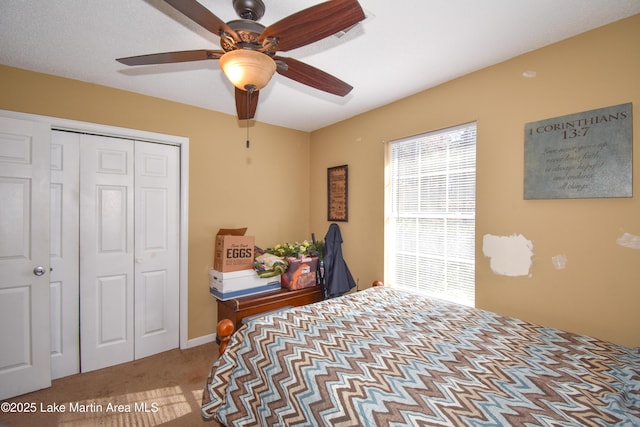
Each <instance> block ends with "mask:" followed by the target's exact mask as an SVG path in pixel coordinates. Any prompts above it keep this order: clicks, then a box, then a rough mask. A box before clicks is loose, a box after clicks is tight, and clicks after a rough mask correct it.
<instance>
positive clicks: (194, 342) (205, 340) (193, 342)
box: [186, 333, 216, 348]
mask: <svg viewBox="0 0 640 427" xmlns="http://www.w3.org/2000/svg"><path fill="white" fill-rule="evenodd" d="M215 340H216V334H215V333H213V334H209V335H203V336H201V337H198V338H193V339H190V340H187V347H186V348H193V347H197V346H199V345H202V344H209V343H210V342H214V341H215Z"/></svg>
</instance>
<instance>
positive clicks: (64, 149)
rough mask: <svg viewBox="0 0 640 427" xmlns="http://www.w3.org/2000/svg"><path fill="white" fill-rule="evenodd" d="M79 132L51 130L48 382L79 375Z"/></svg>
mask: <svg viewBox="0 0 640 427" xmlns="http://www.w3.org/2000/svg"><path fill="white" fill-rule="evenodd" d="M79 142H80V134H77V133H69V132H59V131H53V132H51V214H50V223H51V239H50V246H51V248H50V251H49V254H50V255H49V256H50V263H51V272H50V278H49V281H50V283H49V285H50V292H49V294H50V306H51V307H50V310H51V315H50V318H51V320H50V322H49V328H50V330H51V378H52V379H56V378H60V377H65V376H67V375H73V374H77V373H78V372H80V352H79V346H80V336H79V331H78V325H79V324H80V314H79V303H78V298H79V291H80V289H79V283H80V281H79V275H80V271H79V262H80V248H79V245H80V235H79V231H80V230H79V229H78V228H79V204H78V203H79V194H80V181H79V174H80V170H79V160H80V159H79V156H80V154H79V153H80V151H79V150H80V145H79Z"/></svg>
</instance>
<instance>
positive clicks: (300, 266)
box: [280, 257, 318, 291]
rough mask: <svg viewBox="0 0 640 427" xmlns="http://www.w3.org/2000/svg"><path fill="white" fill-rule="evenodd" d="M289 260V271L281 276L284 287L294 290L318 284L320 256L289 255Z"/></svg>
mask: <svg viewBox="0 0 640 427" xmlns="http://www.w3.org/2000/svg"><path fill="white" fill-rule="evenodd" d="M287 262H288V263H289V266H288V267H287V271H285V273H284V274H283V275H282V276H280V282H281V283H282V287H283V288H285V289H289V290H291V291H293V290H297V289H303V288H309V287H311V286H315V285H316V270H317V269H318V257H305V258H292V257H287Z"/></svg>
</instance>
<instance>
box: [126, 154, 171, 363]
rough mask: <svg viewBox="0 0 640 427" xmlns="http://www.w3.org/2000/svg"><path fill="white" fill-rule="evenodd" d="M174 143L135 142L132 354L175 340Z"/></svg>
mask: <svg viewBox="0 0 640 427" xmlns="http://www.w3.org/2000/svg"><path fill="white" fill-rule="evenodd" d="M178 154H179V150H178V147H175V146H170V145H162V144H151V143H145V142H139V141H137V142H136V143H135V308H134V312H135V315H134V318H135V344H134V346H135V358H136V359H139V358H141V357H145V356H149V355H152V354H156V353H160V352H162V351H166V350H170V349H173V348H176V347H178V345H179V324H180V321H179V305H178V301H179V297H180V295H179V274H178V272H179V250H178V244H179V229H178V224H179V206H180V202H179V197H178V183H179V162H178Z"/></svg>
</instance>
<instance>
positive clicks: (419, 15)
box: [0, 0, 640, 131]
mask: <svg viewBox="0 0 640 427" xmlns="http://www.w3.org/2000/svg"><path fill="white" fill-rule="evenodd" d="M199 1H200V2H201V3H202V4H203V5H204V6H205V7H207V8H208V9H210V10H211V11H212V12H213V13H214V14H216V15H217V16H218V17H220V18H221V19H222V20H224V21H230V20H233V19H237V16H236V14H235V12H234V10H233V8H232V0H199ZM264 2H265V5H266V9H267V10H266V13H265V15H264V17H263V18H262V19H261V20H260V22H261V23H262V24H263V25H265V26H268V25H269V24H271V23H274V22H276V21H278V20H279V19H281V18H284V17H285V16H288V15H290V14H292V13H295V12H297V11H299V10H302V9H305V8H307V7H309V6H312V5H314V4H317V3H320V2H321V1H319V0H295V1H293V0H289V1H286V0H264ZM360 4H361V6H362V8H363V9H364V11H365V14H366V15H367V18H366V19H365V20H364V21H363V22H362V23H360V24H359V25H358V26H356V27H355V28H354V29H353V30H351V31H350V32H348V33H347V34H346V35H343V36H342V37H336V36H331V37H329V38H326V39H324V40H321V41H319V42H316V43H314V44H312V45H309V46H305V47H302V48H299V49H296V50H292V51H289V52H285V53H283V56H289V57H293V58H295V59H298V60H301V61H303V62H306V63H308V64H310V65H313V66H315V67H317V68H320V69H322V70H324V71H326V72H328V73H330V74H333V75H335V76H336V77H338V78H340V79H342V80H344V81H346V82H347V83H349V84H351V85H352V86H354V89H353V91H352V92H351V93H350V94H349V95H347V96H346V97H345V98H340V97H337V96H334V95H330V94H326V93H324V92H320V91H318V90H315V89H312V88H309V87H307V86H304V85H302V84H300V83H297V82H294V81H292V80H290V79H287V78H285V77H283V76H280V75H278V74H276V75H275V76H274V78H273V80H272V81H271V82H270V83H269V85H268V86H267V87H266V88H264V89H263V90H261V91H260V102H259V105H258V109H257V112H256V120H258V121H261V122H265V123H271V124H275V125H280V126H285V127H288V128H292V129H299V130H303V131H313V130H316V129H319V128H322V127H324V126H327V125H330V124H332V123H336V122H338V121H341V120H344V119H347V118H349V117H352V116H355V115H357V114H360V113H363V112H365V111H368V110H371V109H374V108H376V107H379V106H382V105H385V104H388V103H390V102H392V101H395V100H398V99H401V98H404V97H406V96H408V95H411V94H414V93H416V92H419V91H422V90H425V89H428V88H430V87H433V86H435V85H438V84H440V83H443V82H445V81H448V80H451V79H454V78H456V77H459V76H462V75H464V74H467V73H470V72H472V71H475V70H478V69H481V68H484V67H487V66H489V65H492V64H496V63H498V62H502V61H504V60H506V59H509V58H512V57H514V56H517V55H520V54H522V53H525V52H528V51H531V50H534V49H537V48H540V47H542V46H545V45H548V44H551V43H554V42H556V41H559V40H562V39H565V38H568V37H571V36H574V35H576V34H579V33H582V32H585V31H588V30H590V29H592V28H596V27H599V26H602V25H605V24H608V23H610V22H613V21H616V20H619V19H622V18H625V17H627V16H631V15H635V14H637V13H640V1H638V0H562V1H557V0H518V1H514V0H482V1H479V0H395V1H392V0H360ZM218 41H219V38H218V37H217V36H216V35H213V34H211V33H209V32H207V31H206V30H204V29H202V28H201V27H199V26H198V25H197V24H195V23H193V22H192V21H190V20H189V19H188V18H186V17H185V16H183V15H182V14H180V13H179V12H177V11H176V10H174V9H173V8H172V7H171V6H169V5H167V4H166V3H164V1H162V0H55V1H51V0H46V1H42V0H10V1H7V0H2V1H1V3H0V63H2V64H5V65H10V66H13V67H18V68H23V69H28V70H34V71H38V72H42V73H48V74H54V75H58V76H63V77H69V78H72V79H77V80H82V81H86V82H91V83H96V84H100V85H106V86H111V87H114V88H119V89H124V90H128V91H132V92H137V93H141V94H146V95H151V96H156V97H159V98H164V99H168V100H172V101H177V102H182V103H185V104H190V105H195V106H199V107H203V108H207V109H210V110H215V111H220V112H223V113H228V114H232V115H235V103H234V95H233V87H232V86H231V84H230V83H229V82H228V81H226V79H225V77H224V75H223V74H222V71H220V69H219V66H218V63H217V61H199V62H191V63H181V64H164V65H153V66H143V67H126V66H124V65H122V64H120V63H118V62H116V61H115V58H120V57H126V56H134V55H142V54H147V53H158V52H166V51H177V50H191V49H219V43H218ZM522 71H525V70H522Z"/></svg>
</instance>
